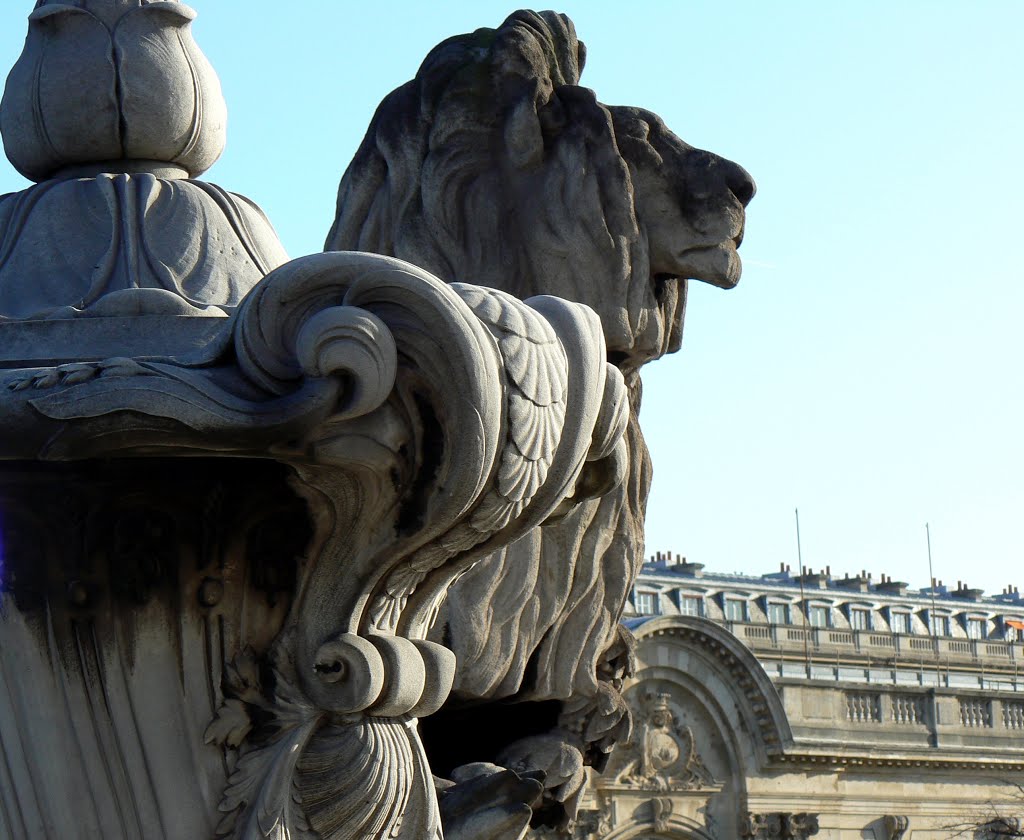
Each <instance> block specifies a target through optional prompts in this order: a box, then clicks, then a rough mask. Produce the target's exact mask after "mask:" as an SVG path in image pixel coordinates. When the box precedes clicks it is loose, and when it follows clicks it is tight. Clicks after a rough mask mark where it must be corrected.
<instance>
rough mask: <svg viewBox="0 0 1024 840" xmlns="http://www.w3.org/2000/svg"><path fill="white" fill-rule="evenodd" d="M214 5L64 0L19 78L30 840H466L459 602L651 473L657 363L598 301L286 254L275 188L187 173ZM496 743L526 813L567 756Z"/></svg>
mask: <svg viewBox="0 0 1024 840" xmlns="http://www.w3.org/2000/svg"><path fill="white" fill-rule="evenodd" d="M191 15H192V13H191V11H190V10H189V9H188V7H187V6H184V5H183V4H179V3H164V2H153V3H142V4H125V3H123V2H121V0H83V2H81V3H78V4H76V5H75V6H70V5H67V4H58V3H50V2H42V3H39V4H37V8H36V10H35V11H34V12H33V13H32V15H31V18H30V33H29V39H28V41H27V42H26V51H25V54H24V56H23V59H22V61H21V62H19V65H18V67H17V68H16V69H15V71H14V72H13V73H12V77H11V82H10V83H9V87H8V95H6V96H5V99H4V104H3V111H2V115H3V120H2V121H0V125H2V128H3V131H4V139H5V141H9V142H8V149H9V150H12V149H13V150H14V158H15V162H16V163H17V164H18V165H19V166H20V167H21V168H22V169H23V171H25V172H26V173H28V174H30V175H32V177H35V178H37V179H38V180H39V181H40V183H39V184H37V185H36V186H35V187H31V188H29V189H28V190H25V191H23V192H22V193H18V194H15V195H13V196H8V197H5V198H4V199H3V200H2V201H0V232H2V236H0V243H3V244H2V245H0V247H2V248H3V249H4V250H3V251H2V252H0V347H2V348H3V349H2V350H0V501H2V506H0V642H2V644H0V758H2V759H3V760H0V768H2V769H0V790H2V791H3V801H2V803H0V805H2V809H3V814H4V819H3V820H0V838H3V840H14V839H15V838H17V840H22V838H31V840H36V838H45V837H57V836H59V837H74V836H103V837H109V838H123V840H129V838H131V840H134V838H138V837H142V836H162V837H168V838H189V840H193V838H202V837H209V838H212V837H215V836H216V837H226V838H235V840H254V839H255V840H258V838H277V840H283V839H284V838H292V839H293V840H298V838H309V840H313V838H317V840H372V839H373V838H379V840H384V838H388V840H428V839H429V838H440V837H441V834H442V829H441V823H440V812H439V807H438V799H437V794H436V791H435V781H434V778H433V774H432V772H431V768H430V766H429V763H428V760H427V757H426V754H425V752H424V749H423V745H422V743H421V738H420V733H419V724H418V720H419V719H420V718H423V717H427V716H430V715H432V714H433V713H435V712H436V711H437V710H438V709H439V708H440V707H441V706H442V705H443V704H444V703H445V701H446V700H447V698H448V695H449V692H450V689H451V687H452V685H453V682H454V678H455V674H456V658H455V654H454V653H453V652H452V651H451V650H450V649H449V647H447V646H446V645H444V644H443V643H442V642H443V640H440V641H439V640H431V639H428V638H427V633H428V630H429V628H430V626H431V624H432V623H433V621H434V618H435V616H436V614H437V611H438V609H439V607H440V605H441V603H442V602H443V601H444V599H445V597H446V594H447V592H448V590H449V588H450V587H451V585H452V584H453V582H454V581H455V580H456V579H457V578H458V577H459V576H461V575H463V574H465V573H466V572H467V571H468V570H470V569H471V568H472V567H473V566H474V564H476V563H477V562H479V561H480V560H481V558H483V557H486V556H488V555H491V554H493V553H494V552H495V551H499V550H501V549H502V548H503V547H504V546H506V545H507V544H509V543H510V542H513V541H515V540H517V539H518V538H520V537H522V536H523V535H524V534H527V533H529V532H530V531H532V530H533V529H535V528H536V527H538V526H539V525H540V524H541V523H543V522H545V521H547V520H548V519H550V518H551V517H553V516H564V515H565V514H566V513H568V512H571V510H572V509H573V507H574V506H576V505H577V504H579V503H581V502H582V501H584V500H586V499H587V498H589V497H590V496H591V495H593V494H594V493H600V492H604V490H605V489H607V487H609V486H612V485H613V484H614V483H615V481H617V480H618V479H619V478H621V470H619V469H618V467H617V464H619V463H620V461H621V457H622V448H623V443H622V437H623V433H624V431H625V428H626V425H627V422H628V417H629V400H628V394H627V391H626V387H625V384H624V382H623V378H622V375H621V373H620V372H619V371H618V370H617V369H616V368H614V367H613V366H611V365H609V364H608V363H607V361H606V358H607V350H606V347H605V344H604V337H603V333H602V329H601V324H600V321H599V319H598V317H597V316H596V315H595V314H594V312H593V311H592V310H590V309H589V308H587V307H586V306H584V305H581V304H577V303H570V302H567V301H564V300H561V299H558V298H553V297H547V296H542V297H533V298H529V299H527V300H525V301H524V300H520V299H518V298H515V297H513V296H511V295H509V294H506V293H504V292H501V291H497V290H494V289H489V288H483V287H479V286H473V285H468V284H462V285H457V286H453V285H448V284H446V283H444V282H442V281H440V280H439V279H437V278H436V277H434V276H432V275H431V274H429V273H428V272H427V271H424V270H422V269H420V268H417V267H415V266H413V265H410V264H408V263H405V262H402V261H400V260H397V259H393V258H390V257H384V256H375V255H371V254H366V253H325V254H318V255H313V256H309V257H305V258H302V259H297V260H293V261H291V262H287V261H285V260H284V258H283V256H281V258H279V259H278V258H276V257H275V258H273V259H263V258H262V257H261V256H260V254H259V253H257V252H258V251H259V248H257V247H256V244H254V243H255V240H254V239H253V237H254V236H256V237H257V238H259V236H262V235H263V233H266V231H262V233H261V232H260V230H257V233H255V234H254V233H253V229H254V226H255V228H258V227H259V226H258V225H256V224H255V222H254V220H255V219H257V218H262V217H261V216H260V215H259V211H258V210H256V209H255V208H253V207H251V206H250V205H248V204H246V205H245V207H246V208H248V209H239V208H240V207H241V205H236V203H234V200H233V199H228V198H225V194H223V193H222V192H221V191H219V190H217V189H215V188H212V187H210V186H209V185H200V184H199V182H197V181H193V180H192V179H191V178H186V177H185V176H186V175H187V176H193V175H197V174H198V173H199V171H200V170H201V169H202V168H204V166H205V165H208V163H210V162H212V158H215V157H216V154H217V153H219V148H220V146H219V139H218V138H219V134H218V131H219V130H220V129H222V128H223V126H222V125H221V124H220V123H219V122H218V120H220V117H219V116H218V111H217V108H216V107H215V106H211V107H210V108H207V109H205V110H204V106H203V103H204V102H207V101H208V100H209V101H213V100H215V99H216V97H217V96H219V89H215V87H216V86H215V81H216V80H215V77H213V76H212V71H210V72H207V70H208V67H207V65H205V62H204V61H202V60H200V58H201V57H197V56H198V55H199V54H198V52H197V50H198V48H195V47H194V44H192V42H191V40H190V39H189V38H187V37H186V34H183V33H184V30H187V26H188V22H189V21H190V20H191ZM179 53H180V54H179ZM164 59H166V60H164ZM75 68H77V71H76V70H75ZM74 72H77V73H78V74H79V75H80V76H81V78H80V79H78V80H77V81H78V82H79V83H80V84H78V85H77V87H75V89H76V90H80V91H81V95H82V96H83V97H85V98H86V100H89V102H91V104H90V105H89V106H88V107H95V108H96V109H98V111H99V112H102V115H103V119H100V118H99V117H98V118H97V122H96V124H95V125H94V126H92V128H91V129H90V131H92V132H93V133H92V134H90V133H89V132H88V131H87V132H85V133H84V134H82V135H81V136H78V137H75V136H74V133H73V131H72V129H73V122H74V120H75V114H76V113H78V111H76V110H75V108H77V107H78V106H79V105H80V104H81V103H78V102H77V101H76V102H69V101H67V100H68V96H67V95H66V94H65V91H69V90H71V89H72V86H71V84H70V79H69V77H67V76H68V74H69V73H70V74H72V75H73V74H74ZM133 74H140V75H133ZM32 79H35V80H36V81H37V82H38V81H39V80H42V81H41V83H40V84H37V85H36V86H35V87H31V85H29V81H31V80H32ZM27 80H28V81H27ZM26 85H28V86H29V87H28V88H26ZM62 85H63V87H62ZM112 90H115V91H118V92H120V99H118V98H117V97H114V99H111V98H110V97H109V96H108V94H110V92H111V91H112ZM165 94H166V95H165ZM76 95H77V94H76ZM90 97H92V99H91V100H90V99H89V98H90ZM112 103H113V104H112ZM169 103H171V104H175V105H177V106H180V107H181V108H182V109H184V111H186V112H189V111H190V112H191V114H192V116H191V117H190V119H191V120H192V121H193V123H194V124H192V123H190V124H189V126H187V127H188V131H189V132H191V134H188V132H185V135H187V136H189V137H191V140H190V145H188V149H186V150H185V151H182V149H180V148H177V147H175V148H166V147H165V146H166V144H165V143H164V139H165V133H166V132H165V129H166V130H167V131H169V130H170V128H175V126H176V124H174V125H171V126H170V128H167V126H166V125H165V122H166V120H167V119H171V122H173V119H172V118H173V117H175V114H167V113H164V111H162V110H161V109H163V108H166V107H167V106H168V104H169ZM104 108H106V109H107V110H106V111H103V109H104ZM108 112H109V113H108ZM39 114H43V115H44V117H45V119H44V120H43V122H40V118H39ZM107 117H109V118H110V119H106V118H107ZM66 119H67V120H71V122H70V123H68V125H65V124H64V122H63V121H64V120H66ZM162 120H163V121H162ZM204 121H205V122H204ZM41 126H43V127H46V128H47V129H54V130H56V129H59V130H60V131H61V132H63V133H62V134H61V135H60V137H58V138H57V140H58V141H59V142H54V143H53V144H52V145H51V146H50V147H47V148H45V149H44V148H41V147H39V146H38V137H37V136H36V135H37V134H38V133H39V131H41V130H42V129H41ZM178 128H180V126H178ZM65 129H66V130H65ZM110 132H113V133H114V134H113V135H110ZM147 132H149V133H148V134H147ZM179 134H180V132H179ZM122 135H123V136H122ZM185 135H183V136H185ZM112 136H113V137H114V139H116V140H117V145H116V149H115V148H114V147H113V146H111V143H110V141H111V137H112ZM108 147H110V148H109V149H108ZM97 150H107V151H104V153H103V154H107V153H108V152H109V154H110V155H111V156H112V159H110V160H107V159H99V158H97V157H96V155H97V154H99V152H98V151H97ZM43 152H45V154H43ZM115 152H116V153H115ZM37 153H38V154H37ZM97 197H99V198H97ZM193 199H194V201H193ZM190 202H192V203H190ZM204 208H205V209H204ZM54 214H57V215H59V216H60V220H61V224H62V225H63V226H64V227H65V228H66V230H67V232H68V235H67V237H65V238H64V239H61V240H60V241H59V242H50V243H48V242H46V241H45V240H46V237H45V236H44V234H45V232H46V224H47V219H50V218H52V217H53V216H54ZM154 214H155V215H154ZM254 214H255V215H254ZM190 220H191V221H190ZM250 223H252V224H250ZM229 229H230V230H229ZM229 234H230V235H229ZM267 235H268V236H269V235H270V234H267ZM111 243H115V244H117V245H118V246H119V247H120V246H121V245H123V246H124V247H123V248H122V249H120V250H118V249H117V248H113V246H112V244H111ZM273 243H276V239H273V240H272V242H271V245H273ZM268 247H270V246H268ZM47 248H49V251H47ZM112 248H113V250H111V249H112ZM54 249H56V251H58V252H63V251H67V252H68V253H69V254H70V255H71V257H69V258H68V260H67V262H68V265H69V266H71V268H75V267H76V266H79V267H80V265H86V264H88V265H94V267H95V266H97V265H98V268H96V270H95V271H92V272H91V273H90V272H85V274H84V275H83V274H82V272H79V271H77V270H68V271H65V272H63V273H61V272H58V271H56V270H55V268H54V264H53V262H52V261H49V260H48V257H47V254H51V253H52V252H54ZM104 249H107V250H109V251H110V255H109V259H108V260H106V261H103V260H100V261H99V262H98V263H97V262H96V258H95V255H96V252H97V250H98V252H100V253H102V252H104ZM271 250H273V248H271ZM165 251H166V252H169V253H170V254H171V255H172V256H174V257H175V259H170V260H169V261H167V260H162V258H161V257H160V254H162V253H164V252H165ZM274 253H275V254H278V256H280V253H279V252H278V251H275V252H274ZM126 255H127V256H126ZM72 257H73V258H72ZM129 257H130V258H129ZM186 258H187V259H186ZM193 258H195V259H193ZM61 259H63V257H61ZM175 260H177V261H175ZM182 260H185V262H187V263H188V264H187V265H186V264H185V262H182ZM190 260H191V262H190ZM83 277H87V279H88V281H89V282H88V283H86V284H85V285H83ZM89 283H91V285H89ZM225 315H229V316H230V317H224V316H225ZM114 348H116V350H117V351H118V352H115V353H111V352H109V351H110V350H111V349H114ZM595 476H601V477H602V478H601V480H599V481H595ZM495 770H496V772H495V773H493V774H485V773H475V774H474V773H468V772H467V773H464V774H463V775H462V776H461V777H460V778H461V779H462V782H463V783H464V784H466V785H469V786H471V787H472V789H473V790H475V791H476V792H477V794H479V795H484V794H487V795H491V796H493V797H494V801H493V802H492V803H491V805H492V806H493V807H492V811H493V812H495V813H499V812H500V813H499V817H500V819H499V823H500V822H501V820H502V819H505V818H508V819H511V821H512V822H511V823H508V824H505V825H506V828H507V827H508V825H511V826H512V827H513V828H512V829H509V830H513V829H514V831H515V832H516V833H517V834H521V833H522V831H523V830H525V827H526V826H525V823H524V822H523V819H524V816H523V809H524V808H525V811H526V817H525V820H526V822H527V823H528V822H529V816H530V810H529V804H527V803H530V802H532V801H533V800H535V799H536V798H537V796H538V794H539V791H540V788H541V785H540V783H539V781H538V780H537V777H536V775H531V774H530V773H528V772H524V773H522V774H517V773H515V772H513V771H509V770H504V769H502V768H495ZM468 790H469V788H467V787H463V788H461V789H460V785H459V784H456V785H455V786H454V787H452V788H451V789H450V791H449V792H448V793H447V794H446V796H445V799H446V811H447V812H448V813H458V812H460V811H463V812H464V811H465V809H466V804H467V802H468V797H467V791H468ZM501 797H506V798H507V803H506V804H507V807H506V805H504V804H502V800H501ZM485 810H486V809H485ZM476 816H479V815H476ZM471 822H472V820H470V823H471ZM465 824H469V823H465ZM502 824H504V823H502ZM478 825H482V826H484V827H485V828H486V830H488V831H490V830H492V829H493V828H494V824H492V823H490V822H488V821H487V820H484V822H483V823H478ZM481 830H483V829H481ZM456 836H457V835H456Z"/></svg>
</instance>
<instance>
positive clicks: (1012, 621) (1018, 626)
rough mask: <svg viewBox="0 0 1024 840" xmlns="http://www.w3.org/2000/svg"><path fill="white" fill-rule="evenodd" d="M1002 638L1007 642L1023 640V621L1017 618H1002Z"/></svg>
mask: <svg viewBox="0 0 1024 840" xmlns="http://www.w3.org/2000/svg"><path fill="white" fill-rule="evenodd" d="M1003 638H1004V639H1006V641H1008V642H1020V641H1024V621H1021V620H1020V619H1019V618H1004V619H1003Z"/></svg>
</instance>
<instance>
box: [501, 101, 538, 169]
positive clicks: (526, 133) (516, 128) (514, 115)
mask: <svg viewBox="0 0 1024 840" xmlns="http://www.w3.org/2000/svg"><path fill="white" fill-rule="evenodd" d="M505 145H506V146H507V147H508V156H509V159H510V160H511V161H512V163H513V164H514V165H515V166H517V167H518V168H520V169H527V168H529V167H531V166H536V165H537V164H538V163H540V161H541V159H542V158H543V157H544V135H543V134H542V133H541V129H540V118H539V117H538V115H537V106H536V100H535V99H534V97H533V96H524V97H522V98H521V99H520V100H519V101H518V102H517V103H516V104H515V105H514V106H513V108H512V112H511V113H510V114H509V116H508V119H507V120H506V122H505Z"/></svg>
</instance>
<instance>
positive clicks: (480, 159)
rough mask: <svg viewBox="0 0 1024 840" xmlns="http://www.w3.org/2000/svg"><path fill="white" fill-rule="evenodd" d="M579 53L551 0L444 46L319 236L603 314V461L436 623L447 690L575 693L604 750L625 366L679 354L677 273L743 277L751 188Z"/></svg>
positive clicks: (621, 588) (623, 567)
mask: <svg viewBox="0 0 1024 840" xmlns="http://www.w3.org/2000/svg"><path fill="white" fill-rule="evenodd" d="M584 59H585V50H584V48H583V45H582V43H581V42H580V41H578V40H577V37H576V34H575V30H574V28H573V25H572V23H571V22H570V21H569V20H568V18H566V17H565V16H563V15H558V14H555V13H552V12H544V13H541V14H535V13H533V12H517V13H515V14H513V15H512V16H511V17H509V19H508V20H507V21H506V22H505V23H504V24H503V25H502V26H501V27H500V28H498V29H496V30H478V31H477V32H474V33H472V34H470V35H464V36H460V37H457V38H451V39H449V40H447V41H445V42H443V43H442V44H440V45H439V46H438V47H437V48H435V50H434V51H433V52H431V53H430V54H429V55H428V56H427V58H426V60H425V61H424V63H423V65H422V66H421V68H420V70H419V72H418V73H417V76H416V78H415V79H413V80H412V81H411V82H409V83H408V84H406V85H404V86H403V87H401V88H399V89H397V90H396V91H394V92H393V93H392V94H390V95H389V96H388V97H387V98H386V99H385V100H384V102H383V103H382V104H381V106H380V108H379V109H378V112H377V114H376V116H375V117H374V120H373V122H372V123H371V125H370V127H369V130H368V132H367V135H366V137H365V139H364V141H363V144H362V146H361V147H360V149H359V151H358V152H357V154H356V157H355V159H354V160H353V162H352V164H351V165H350V167H349V169H348V171H347V172H346V173H345V175H344V177H343V179H342V182H341V186H340V189H339V194H338V214H337V219H336V221H335V224H334V227H333V229H332V230H331V232H330V235H329V236H328V239H327V247H328V248H329V249H345V248H354V249H360V250H367V251H374V252H378V253H385V254H392V255H395V256H399V257H401V258H403V259H408V260H410V261H412V262H415V263H417V264H419V265H422V266H425V267H427V268H429V269H430V270H431V271H433V272H434V273H436V274H437V275H438V276H439V277H441V278H443V279H445V280H448V281H462V282H472V283H478V284H482V285H486V286H492V287H496V288H501V289H505V290H507V291H510V292H512V293H513V294H515V295H517V296H528V295H533V294H537V293H547V294H556V295H559V296H563V297H566V298H569V299H572V300H577V301H582V302H585V303H587V304H588V305H590V306H592V307H593V308H594V309H595V311H597V312H598V313H599V314H600V315H601V318H602V323H603V328H604V332H605V338H606V341H607V345H608V354H609V355H608V358H609V360H610V361H612V362H613V363H614V364H615V365H616V366H617V367H618V368H619V369H620V370H621V372H622V373H623V376H624V380H625V382H626V385H627V388H628V389H629V393H630V405H631V411H630V417H629V424H628V429H627V433H626V440H625V445H624V446H623V447H622V449H621V450H620V452H619V453H618V454H617V457H616V460H615V461H614V462H613V464H609V465H608V466H613V468H614V472H613V473H608V472H602V471H601V470H597V469H595V470H590V471H588V478H587V483H588V485H589V486H590V488H591V493H592V495H594V496H595V498H594V499H592V500H590V501H583V503H582V504H580V505H578V506H577V507H576V508H575V509H574V510H572V511H571V512H564V514H563V515H560V516H558V517H556V518H555V520H552V521H551V522H549V523H546V524H545V525H544V526H543V527H540V528H537V529H535V530H534V531H532V532H531V533H529V534H528V535H527V536H526V537H524V538H523V539H521V540H520V541H518V542H517V543H515V544H514V545H511V546H509V547H508V548H506V549H502V550H501V551H499V552H496V553H495V554H494V555H492V556H491V557H489V558H487V559H486V560H485V561H484V562H482V563H480V564H478V565H477V566H475V567H474V568H473V569H471V570H469V571H468V572H467V573H466V575H465V576H464V577H463V578H462V579H461V580H459V581H458V582H457V583H456V584H455V586H454V587H453V588H452V590H451V592H450V593H449V596H448V599H447V601H446V602H445V603H444V604H443V605H442V608H441V612H440V613H439V616H438V619H437V621H436V622H435V624H434V627H433V630H432V636H431V638H434V639H435V640H442V639H443V640H444V641H445V642H446V643H447V644H450V645H451V647H452V649H453V650H454V651H455V652H456V654H457V656H458V671H457V674H456V681H455V694H456V696H457V697H458V698H461V699H463V700H466V701H470V702H475V701H477V700H479V699H481V698H488V699H491V700H496V699H500V698H515V699H517V700H520V701H522V700H532V701H545V700H553V699H557V700H560V701H569V702H568V703H567V704H566V710H565V713H564V714H563V716H562V718H561V720H559V721H558V723H557V730H556V731H555V732H554V733H553V735H554V737H556V738H558V739H560V740H561V742H563V743H564V744H567V745H569V747H570V748H571V749H573V750H575V751H576V753H577V755H578V756H586V757H587V760H588V761H598V762H600V758H599V756H600V755H601V754H602V753H603V752H604V751H606V750H608V749H610V748H611V742H612V741H613V740H614V737H609V734H610V733H613V732H615V731H616V728H617V727H618V726H619V723H620V721H621V720H622V717H623V713H624V706H623V705H622V704H621V703H619V702H616V701H615V700H614V699H613V696H614V695H615V693H616V691H617V689H616V688H615V679H614V678H613V677H611V676H610V672H615V671H619V670H620V669H618V668H616V667H614V666H609V659H611V660H614V659H615V656H616V655H615V654H611V655H609V654H607V653H606V652H607V651H608V649H609V647H610V646H611V645H613V643H614V642H615V640H616V632H617V631H616V625H617V622H618V619H619V616H620V614H621V611H622V607H623V604H624V602H625V598H626V594H627V592H628V591H629V588H630V586H631V584H632V581H633V579H634V578H635V576H636V573H637V571H638V569H639V566H640V563H641V561H642V558H643V550H642V539H643V517H644V506H645V502H646V498H647V493H648V488H649V483H650V459H649V457H648V454H647V449H646V446H645V445H644V442H643V436H642V434H641V432H640V428H639V425H638V423H637V411H638V410H639V406H640V379H639V370H640V368H641V366H642V365H644V364H645V363H647V362H648V361H651V360H652V359H656V358H658V357H660V356H662V355H664V354H665V353H669V352H673V351H675V350H677V349H678V348H679V346H680V341H681V336H682V324H683V313H684V309H685V301H686V283H687V281H688V280H689V279H698V280H703V281H705V282H709V283H712V284H714V285H718V286H722V287H725V288H728V287H731V286H733V285H735V283H736V282H737V281H738V279H739V275H740V263H739V259H738V257H737V254H736V248H737V246H738V245H739V243H740V240H741V238H742V233H743V224H744V206H745V205H746V203H747V202H748V201H749V200H750V199H751V197H752V196H753V193H754V184H753V182H752V180H751V179H750V177H749V176H748V175H747V173H746V172H745V171H744V170H743V169H742V168H741V167H739V166H737V165H736V164H734V163H732V162H730V161H727V160H724V159H723V158H720V157H718V156H716V155H714V154H711V153H709V152H704V151H701V150H698V149H694V148H693V147H691V146H689V145H687V144H686V143H685V142H683V141H682V140H681V139H680V138H678V137H677V136H676V135H674V134H673V133H672V132H671V131H669V130H668V128H667V127H666V126H665V125H664V124H663V123H662V121H661V120H660V119H659V118H658V117H657V116H655V115H654V114H651V113H650V112H647V111H644V110H641V109H638V108H628V107H609V106H605V105H602V104H601V103H600V102H598V101H597V99H596V98H595V96H594V94H593V92H591V91H589V90H587V89H586V88H583V87H580V85H579V82H580V73H581V72H582V69H583V64H584ZM612 485H616V489H614V490H613V491H611V492H605V491H607V490H608V489H609V487H610V486H612ZM620 677H621V674H620ZM581 701H582V702H581ZM588 701H589V703H590V705H589V707H588V706H587V702H588ZM510 713H511V712H510ZM535 734H539V733H535ZM596 743H600V744H601V746H600V748H599V749H595V748H594V746H593V745H594V744H596ZM542 752H544V754H545V755H547V752H548V751H547V750H542ZM517 755H519V762H520V766H526V764H524V763H523V762H524V760H525V759H524V758H523V756H522V754H521V753H517ZM492 758H493V756H492ZM536 761H537V765H536V766H537V769H543V767H542V765H545V764H546V763H548V762H547V759H546V758H544V757H542V756H541V755H538V756H537V759H536ZM559 795H560V796H562V797H563V801H564V800H565V799H569V800H571V801H574V800H575V798H574V797H568V796H567V795H565V791H564V790H560V792H559ZM570 810H571V809H570ZM567 821H571V814H569V813H567V812H566V813H565V814H563V817H562V823H563V825H564V824H567Z"/></svg>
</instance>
